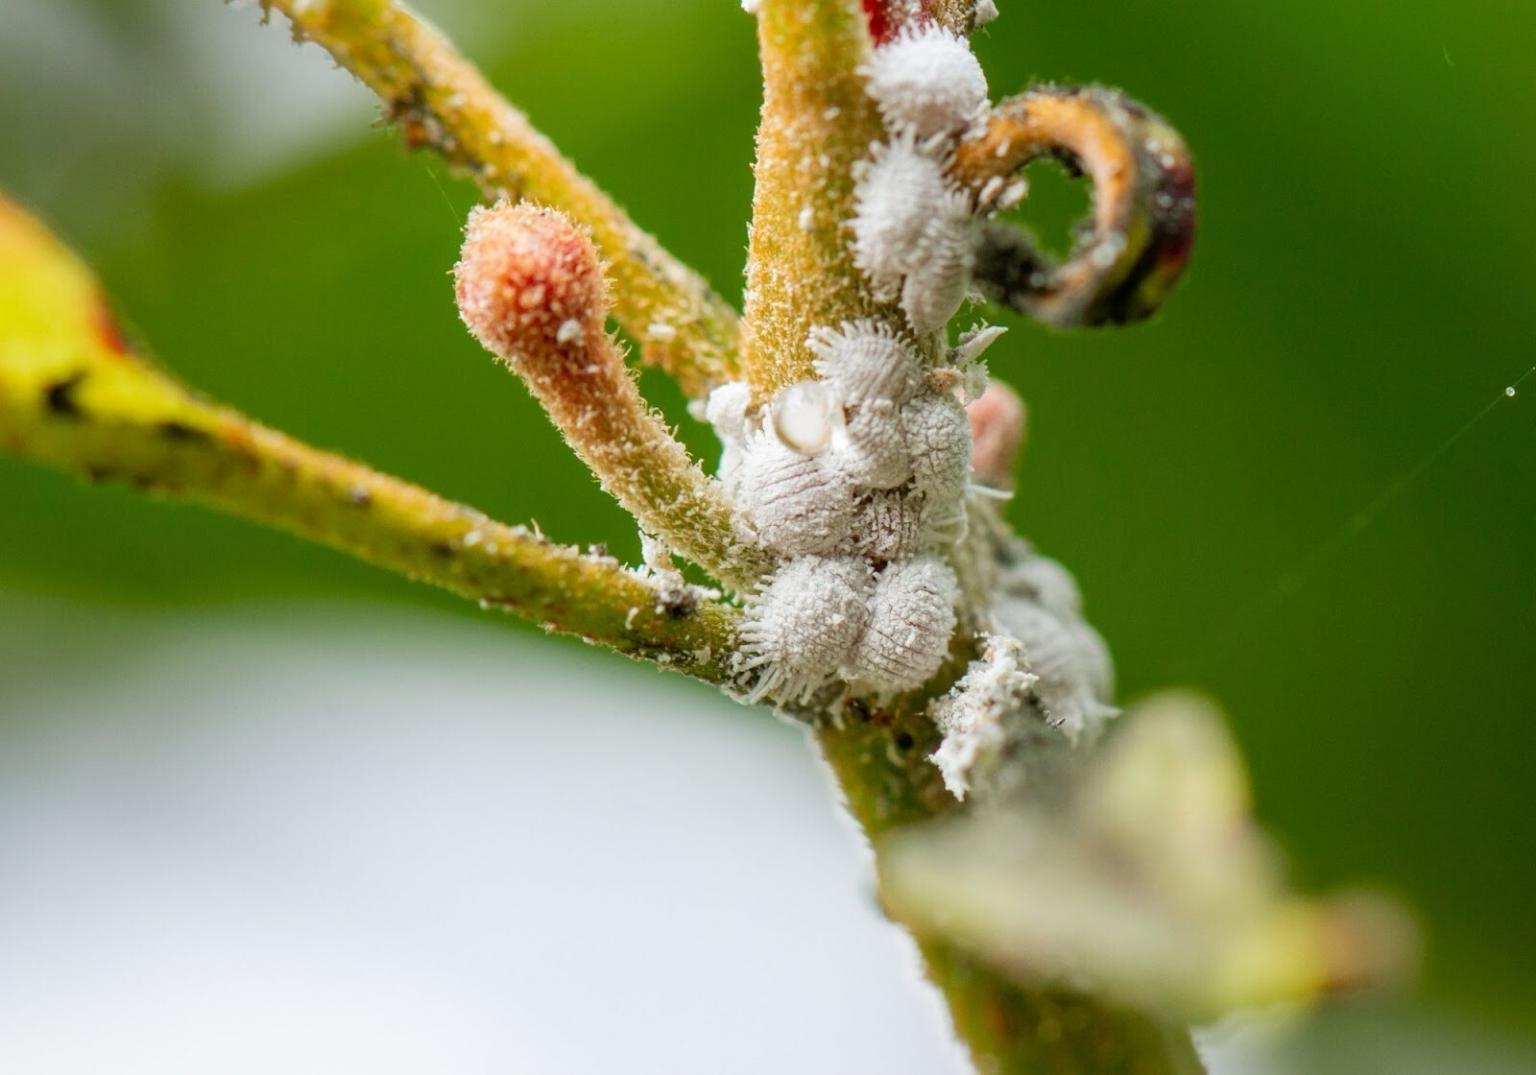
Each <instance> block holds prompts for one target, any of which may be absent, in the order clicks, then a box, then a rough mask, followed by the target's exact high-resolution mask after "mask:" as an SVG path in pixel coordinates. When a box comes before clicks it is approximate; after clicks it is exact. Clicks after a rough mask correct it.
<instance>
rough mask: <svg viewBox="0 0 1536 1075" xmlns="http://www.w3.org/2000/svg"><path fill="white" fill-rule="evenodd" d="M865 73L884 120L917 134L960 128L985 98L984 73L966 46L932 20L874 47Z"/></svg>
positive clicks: (983, 104) (982, 105)
mask: <svg viewBox="0 0 1536 1075" xmlns="http://www.w3.org/2000/svg"><path fill="white" fill-rule="evenodd" d="M864 76H865V79H866V83H865V84H866V86H867V88H868V90H869V94H870V96H872V97H873V98H874V99H875V102H876V104H878V105H879V107H880V114H881V116H882V117H883V118H884V119H885V122H886V125H887V126H888V127H889V128H890V129H891V130H892V131H908V132H911V133H912V134H914V135H916V137H918V138H919V139H926V138H930V137H932V136H934V135H936V134H954V133H956V132H958V131H961V130H963V129H964V128H965V127H966V126H967V125H968V124H969V123H970V122H971V121H972V120H974V119H975V118H976V117H977V115H978V114H979V113H980V112H981V111H982V109H984V108H985V107H986V104H987V77H986V75H985V74H984V73H983V72H982V70H981V64H980V63H979V62H978V61H977V59H976V56H975V55H974V54H973V53H972V52H971V49H970V46H969V45H967V44H966V42H965V41H964V39H962V38H960V37H957V36H955V35H954V34H952V33H950V32H949V31H948V30H946V29H944V28H943V27H941V26H938V25H937V24H934V23H928V24H926V25H923V26H919V27H914V28H909V29H907V30H904V31H903V32H902V33H901V34H899V35H898V36H897V37H895V38H894V39H893V40H891V41H888V42H886V43H885V44H883V45H881V46H880V47H879V48H877V49H875V51H874V54H873V55H872V56H871V57H870V59H869V62H868V63H866V64H865V65H864Z"/></svg>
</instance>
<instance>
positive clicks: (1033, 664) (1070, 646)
mask: <svg viewBox="0 0 1536 1075" xmlns="http://www.w3.org/2000/svg"><path fill="white" fill-rule="evenodd" d="M992 617H993V620H994V621H995V622H996V623H997V625H998V626H999V627H1000V628H1002V629H1003V630H1005V631H1007V632H1008V634H1009V635H1010V636H1012V637H1013V638H1015V639H1017V640H1018V642H1019V645H1020V646H1022V647H1023V649H1024V656H1025V659H1026V660H1027V661H1028V664H1029V670H1030V671H1031V672H1033V673H1034V674H1035V675H1036V676H1038V677H1039V681H1038V682H1037V683H1036V684H1035V694H1036V696H1037V697H1038V698H1039V700H1040V707H1041V709H1043V710H1044V711H1045V715H1046V719H1047V720H1049V721H1050V723H1051V724H1052V725H1054V726H1055V727H1057V728H1060V729H1061V730H1062V731H1063V732H1065V733H1066V734H1067V735H1069V736H1070V737H1072V738H1073V739H1074V740H1075V739H1077V738H1078V737H1079V736H1081V735H1083V734H1084V733H1085V732H1086V733H1088V734H1089V735H1092V734H1094V733H1096V732H1097V731H1098V729H1099V727H1100V726H1101V725H1102V724H1103V723H1104V721H1105V720H1107V719H1108V718H1110V717H1112V716H1114V715H1115V713H1116V712H1117V710H1116V709H1115V708H1114V707H1113V706H1111V705H1109V704H1108V702H1106V701H1105V699H1106V698H1107V697H1108V694H1109V690H1110V689H1111V684H1110V683H1109V660H1108V657H1109V655H1108V652H1107V651H1106V650H1105V649H1104V644H1103V641H1102V640H1101V639H1100V638H1099V636H1098V634H1097V632H1095V631H1094V630H1093V629H1092V628H1090V627H1089V626H1088V625H1087V624H1086V623H1083V622H1082V621H1081V620H1076V619H1070V618H1064V617H1061V616H1056V615H1053V614H1052V613H1050V612H1048V611H1046V610H1045V609H1044V608H1043V607H1041V606H1040V605H1037V604H1035V603H1034V602H1033V601H1028V600H1023V599H1018V598H1015V599H1011V600H1004V601H1001V602H999V603H998V604H996V605H994V606H993V608H992Z"/></svg>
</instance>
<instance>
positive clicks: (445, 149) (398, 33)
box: [261, 0, 738, 396]
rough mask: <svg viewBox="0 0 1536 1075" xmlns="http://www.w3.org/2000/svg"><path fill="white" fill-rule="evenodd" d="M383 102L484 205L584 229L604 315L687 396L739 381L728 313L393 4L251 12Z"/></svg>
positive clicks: (289, 6)
mask: <svg viewBox="0 0 1536 1075" xmlns="http://www.w3.org/2000/svg"><path fill="white" fill-rule="evenodd" d="M261 3H262V5H263V7H264V8H276V9H277V10H279V11H281V12H282V13H283V14H284V15H286V16H287V17H288V19H289V21H290V22H291V23H292V24H293V30H294V33H295V35H297V36H298V37H300V38H303V39H308V40H310V41H313V42H315V43H316V44H318V45H320V46H321V47H323V48H324V49H325V50H326V51H327V52H329V53H330V54H331V55H332V56H333V57H335V59H336V62H337V63H340V64H341V65H342V66H344V67H346V68H347V69H348V70H349V71H351V72H352V73H353V74H354V75H356V76H357V77H358V78H359V79H360V80H361V81H362V82H363V83H364V84H365V85H367V86H368V88H369V89H371V90H373V92H374V93H376V94H378V96H379V98H380V100H382V101H383V102H384V109H385V113H386V114H387V115H388V116H389V118H390V119H392V120H394V121H395V122H396V124H398V126H399V127H400V130H401V133H402V134H403V136H404V138H405V141H406V143H407V144H408V145H410V146H412V147H427V148H431V149H433V150H435V151H436V152H438V153H439V154H441V155H442V157H443V158H444V159H445V160H446V161H447V162H448V163H449V164H450V165H452V166H454V167H455V168H457V169H459V170H461V171H463V172H465V173H466V174H467V175H468V176H469V177H470V178H472V179H473V180H474V181H475V182H476V183H478V184H479V186H480V189H481V190H482V191H484V193H485V194H486V196H487V197H489V198H491V199H497V198H506V199H510V200H512V201H517V200H518V199H520V198H531V199H533V200H534V201H537V202H541V203H542V204H544V205H549V206H553V207H555V208H558V209H561V210H563V211H564V212H566V213H569V214H570V215H571V216H572V217H574V218H575V219H576V220H578V221H580V222H581V223H582V224H584V225H586V227H588V228H590V229H591V232H592V240H593V242H595V243H596V244H597V247H598V249H599V250H600V251H602V254H603V257H604V258H605V259H606V260H607V263H608V271H609V273H610V274H611V275H612V278H613V282H614V285H615V291H614V309H613V314H614V317H616V318H617V319H618V321H619V323H620V324H621V325H622V326H623V327H624V331H625V332H626V333H628V334H629V336H630V338H632V339H633V340H635V341H636V343H637V344H638V345H639V346H640V348H641V356H642V358H643V359H644V361H645V362H647V363H650V364H653V365H657V366H660V367H661V368H662V369H664V370H666V372H667V373H668V374H670V375H671V376H672V377H673V378H675V379H676V380H677V382H678V383H679V384H680V385H681V386H682V388H683V391H684V392H686V393H688V394H689V395H691V396H699V395H702V394H703V393H704V392H706V391H708V389H709V388H710V386H712V385H714V384H717V383H719V382H721V381H725V380H730V379H732V378H733V377H735V376H736V375H737V369H738V363H737V332H738V329H737V319H736V314H735V311H733V310H732V309H731V307H730V305H729V304H728V303H727V302H726V301H725V300H724V299H722V298H721V297H720V296H719V295H717V294H715V293H714V291H712V290H711V289H710V287H709V285H708V284H706V283H705V282H704V280H703V279H702V278H701V277H700V276H699V275H698V274H697V273H695V272H694V271H693V270H692V269H690V268H688V267H687V266H686V265H684V264H683V263H682V262H680V261H678V260H677V259H676V258H675V257H673V256H672V255H671V254H669V253H668V252H667V251H666V250H665V249H663V248H662V246H661V244H659V243H658V242H657V241H656V240H655V239H654V238H653V237H652V236H651V235H649V234H648V233H646V232H645V231H642V230H641V229H640V228H639V227H637V226H636V225H635V223H634V222H633V221H632V220H630V218H629V216H628V215H627V214H626V213H625V212H624V210H623V209H621V208H619V207H618V206H617V205H615V204H614V203H613V201H612V200H611V199H610V198H609V197H608V196H607V195H606V194H604V193H603V192H602V191H601V190H599V189H598V187H597V185H596V184H595V183H593V182H592V181H591V180H590V179H588V178H587V177H586V176H584V175H582V174H581V173H580V172H579V171H577V170H576V168H575V166H574V165H572V164H571V162H570V161H568V160H566V159H565V157H563V156H562V155H561V154H560V151H559V150H558V149H556V148H555V146H554V144H553V143H551V142H550V141H549V139H548V138H546V137H545V136H544V135H543V134H541V133H540V132H539V131H537V130H536V129H535V128H534V127H533V125H532V124H531V123H529V121H528V118H527V117H526V116H524V115H523V113H522V112H520V111H519V110H518V109H516V108H514V107H513V106H512V105H511V104H509V103H508V102H507V101H506V99H505V98H503V97H502V96H501V95H500V94H498V93H497V92H496V91H495V89H493V88H492V87H491V86H490V84H489V83H487V82H486V80H485V78H484V77H483V76H482V75H481V74H480V72H479V71H478V70H476V69H475V67H474V65H473V64H471V63H470V62H469V61H468V60H466V59H465V58H464V57H463V56H461V55H459V53H458V52H457V51H456V50H455V49H454V48H453V46H452V45H451V44H450V43H449V42H448V41H447V40H446V39H445V38H444V37H443V36H442V35H441V34H439V33H438V32H437V31H436V30H434V29H433V28H432V27H431V26H429V25H427V24H426V23H425V22H423V21H422V20H421V19H420V18H418V17H417V16H416V15H415V14H413V13H412V12H411V11H410V10H409V9H408V8H407V7H406V6H405V5H404V4H399V3H395V2H393V0H261Z"/></svg>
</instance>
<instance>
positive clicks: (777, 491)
mask: <svg viewBox="0 0 1536 1075" xmlns="http://www.w3.org/2000/svg"><path fill="white" fill-rule="evenodd" d="M735 489H736V496H737V501H738V504H739V506H740V507H741V509H742V512H743V513H744V514H745V516H746V519H747V522H748V523H749V524H750V525H751V527H752V529H753V530H754V531H755V533H756V535H757V538H758V540H759V541H761V542H762V543H763V544H764V545H765V546H767V547H768V548H770V549H772V550H773V551H775V552H778V553H780V554H782V555H785V556H814V555H818V554H822V553H830V552H833V551H836V550H837V549H838V548H839V547H840V546H842V545H844V544H845V543H846V542H847V539H848V534H849V532H850V528H851V527H852V524H853V487H852V485H851V484H850V483H849V481H848V478H847V476H846V475H844V474H843V473H842V471H841V470H840V469H838V468H837V467H836V466H832V465H829V464H828V462H827V457H826V456H825V455H815V456H812V455H802V454H800V453H799V452H797V451H795V450H794V449H793V448H791V447H789V446H788V445H786V444H784V443H783V442H782V441H781V440H779V438H778V437H777V436H776V435H775V434H774V433H773V432H771V431H765V432H762V433H757V434H753V435H751V436H750V437H749V438H748V440H747V444H746V448H745V452H744V455H743V458H742V460H741V465H740V466H739V467H738V468H737V473H736V475H735Z"/></svg>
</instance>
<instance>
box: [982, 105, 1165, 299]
mask: <svg viewBox="0 0 1536 1075" xmlns="http://www.w3.org/2000/svg"><path fill="white" fill-rule="evenodd" d="M1041 157H1055V158H1057V159H1059V160H1061V161H1062V162H1063V163H1065V164H1066V165H1067V166H1068V167H1070V168H1073V169H1074V170H1077V171H1080V172H1082V173H1084V174H1086V175H1087V176H1088V177H1089V179H1090V180H1091V181H1092V183H1093V195H1094V211H1093V216H1092V219H1091V221H1090V223H1089V226H1088V227H1087V228H1086V230H1085V233H1084V235H1083V236H1082V238H1081V239H1080V240H1079V241H1078V243H1077V245H1076V246H1075V247H1074V249H1073V251H1072V253H1071V255H1070V256H1069V257H1068V258H1067V259H1066V260H1065V261H1062V262H1060V263H1058V262H1056V261H1055V260H1053V259H1052V258H1050V257H1048V256H1047V255H1046V254H1044V253H1042V252H1041V251H1040V250H1039V249H1038V247H1037V246H1036V245H1035V244H1034V242H1033V240H1032V239H1031V238H1030V236H1029V235H1028V234H1027V233H1025V232H1024V231H1023V229H1021V228H1019V227H1017V226H1015V225H1012V224H1010V223H1005V222H1002V221H993V222H990V223H988V224H987V225H985V226H984V227H983V228H982V229H981V230H980V232H979V237H978V240H977V247H976V256H975V270H974V273H975V276H974V279H975V283H976V287H977V290H979V291H980V292H981V293H982V294H983V295H985V296H986V297H987V298H988V299H991V300H992V301H994V302H999V303H1002V304H1004V305H1006V306H1009V307H1011V308H1013V309H1015V310H1018V311H1019V312H1020V313H1024V314H1028V315H1029V316H1031V317H1033V318H1035V319H1036V320H1039V321H1042V322H1044V323H1045V324H1048V325H1052V326H1055V327H1057V328H1078V327H1087V326H1095V325H1120V324H1126V323H1129V322H1132V321H1139V320H1142V319H1143V318H1146V317H1148V316H1150V315H1151V314H1152V313H1154V312H1155V311H1156V310H1157V309H1158V307H1159V306H1161V305H1162V303H1163V301H1164V300H1165V299H1166V298H1167V297H1168V294H1169V292H1171V291H1172V290H1173V287H1174V285H1175V284H1176V283H1177V282H1178V280H1179V277H1180V275H1181V274H1182V273H1183V271H1184V267H1185V265H1186V264H1188V262H1189V255H1190V251H1191V248H1192V247H1193V244H1194V237H1195V167H1194V162H1193V161H1192V159H1191V158H1190V155H1189V151H1188V149H1187V148H1186V147H1185V145H1184V140H1183V139H1182V138H1181V137H1180V136H1179V134H1178V132H1177V131H1175V130H1174V129H1173V128H1172V127H1170V126H1169V125H1168V123H1167V122H1166V121H1165V120H1163V118H1162V117H1161V116H1158V115H1157V114H1156V113H1154V112H1152V111H1150V110H1148V109H1147V108H1145V107H1144V106H1142V105H1140V104H1138V103H1137V102H1135V101H1133V100H1131V99H1130V98H1128V97H1126V96H1125V95H1124V94H1122V93H1119V92H1118V91H1115V90H1109V89H1104V88H1101V87H1097V86H1092V87H1085V88H1073V87H1060V88H1058V87H1046V88H1038V89H1033V90H1029V91H1027V92H1025V93H1022V94H1020V95H1019V96H1017V97H1013V98H1010V99H1009V100H1007V101H1004V102H1003V103H1002V104H1000V105H998V106H997V108H995V109H994V110H993V111H992V114H991V115H990V116H989V117H988V118H987V121H986V123H985V125H984V126H983V127H981V128H980V129H979V130H978V131H976V132H975V133H973V134H971V135H970V136H968V137H967V138H965V139H964V140H963V141H962V142H961V143H960V145H959V147H958V148H957V149H956V151H955V158H954V163H953V166H952V172H953V175H954V177H955V178H956V179H957V180H958V181H959V182H960V183H961V184H962V185H964V186H965V187H966V188H967V189H969V190H970V191H971V192H972V194H973V195H974V196H975V197H976V199H977V202H978V204H979V205H980V206H981V207H982V208H983V209H986V208H997V207H1000V206H1001V205H1002V204H1003V203H1004V202H1006V201H1007V200H1008V195H1009V190H1010V187H1011V186H1013V184H1014V183H1015V182H1016V173H1017V172H1018V171H1019V169H1021V168H1023V167H1024V166H1025V165H1026V164H1028V163H1029V162H1030V161H1033V160H1037V159H1039V158H1041Z"/></svg>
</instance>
